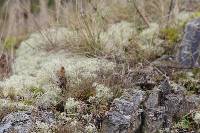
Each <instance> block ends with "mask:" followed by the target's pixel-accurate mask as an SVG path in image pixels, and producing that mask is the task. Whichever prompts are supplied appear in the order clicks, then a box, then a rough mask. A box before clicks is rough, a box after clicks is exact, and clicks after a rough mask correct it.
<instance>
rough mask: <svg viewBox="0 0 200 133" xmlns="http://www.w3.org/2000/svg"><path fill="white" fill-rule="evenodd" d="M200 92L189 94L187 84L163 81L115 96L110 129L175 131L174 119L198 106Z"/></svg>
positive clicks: (122, 132) (123, 132)
mask: <svg viewBox="0 0 200 133" xmlns="http://www.w3.org/2000/svg"><path fill="white" fill-rule="evenodd" d="M199 101H200V97H199V96H198V95H190V96H186V93H185V88H183V87H180V86H178V85H177V86H176V87H174V86H172V85H171V84H170V82H169V81H167V80H166V81H163V82H161V83H160V85H159V86H156V87H155V88H154V89H153V90H147V91H146V92H145V91H141V90H137V89H136V90H133V89H132V90H131V91H128V92H127V93H124V95H123V96H122V97H120V98H119V99H115V100H114V103H113V107H112V109H111V110H110V111H109V113H108V119H107V120H106V124H105V125H107V127H106V132H109V133H129V132H131V133H144V132H146V133H157V132H159V131H164V132H166V133H167V132H169V133H170V132H172V131H171V127H172V124H173V122H174V119H176V118H180V117H182V116H184V115H185V114H187V113H189V112H191V111H192V110H193V109H196V108H197V107H198V105H199Z"/></svg>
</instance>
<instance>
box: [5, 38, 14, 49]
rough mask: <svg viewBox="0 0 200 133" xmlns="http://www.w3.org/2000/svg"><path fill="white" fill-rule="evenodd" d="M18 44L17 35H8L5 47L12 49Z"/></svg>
mask: <svg viewBox="0 0 200 133" xmlns="http://www.w3.org/2000/svg"><path fill="white" fill-rule="evenodd" d="M16 44H17V38H16V37H6V39H5V41H4V48H6V49H7V50H10V49H11V48H14V47H15V45H16Z"/></svg>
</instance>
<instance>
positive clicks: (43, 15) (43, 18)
mask: <svg viewBox="0 0 200 133" xmlns="http://www.w3.org/2000/svg"><path fill="white" fill-rule="evenodd" d="M38 25H39V26H40V27H43V28H46V27H48V25H49V14H48V6H47V0H40V16H39V23H38Z"/></svg>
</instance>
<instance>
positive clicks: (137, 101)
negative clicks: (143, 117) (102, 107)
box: [105, 89, 145, 133]
mask: <svg viewBox="0 0 200 133" xmlns="http://www.w3.org/2000/svg"><path fill="white" fill-rule="evenodd" d="M144 98H145V92H144V91H140V90H137V89H132V90H130V91H129V92H127V93H125V94H124V96H122V97H121V98H119V99H116V100H114V102H113V107H112V108H111V110H112V111H110V112H109V113H108V123H106V124H105V125H107V126H108V127H106V129H105V130H106V132H109V133H126V132H128V128H129V127H130V126H131V127H132V129H133V130H136V129H138V128H139V126H140V122H141V121H140V120H139V119H138V118H139V117H140V114H141V110H140V105H141V103H142V102H143V100H144ZM133 119H134V120H133ZM131 121H134V123H133V125H132V124H131Z"/></svg>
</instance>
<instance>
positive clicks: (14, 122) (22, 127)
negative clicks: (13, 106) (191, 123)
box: [0, 112, 33, 133]
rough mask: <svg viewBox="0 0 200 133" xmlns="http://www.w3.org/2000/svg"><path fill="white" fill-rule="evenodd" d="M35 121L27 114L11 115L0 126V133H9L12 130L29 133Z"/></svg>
mask: <svg viewBox="0 0 200 133" xmlns="http://www.w3.org/2000/svg"><path fill="white" fill-rule="evenodd" d="M32 123H33V121H32V120H31V117H30V114H28V113H27V112H18V113H11V114H8V115H7V116H5V117H4V118H3V120H2V122H1V124H0V133H8V132H9V131H10V130H14V131H17V132H18V133H29V131H30V129H31V127H32Z"/></svg>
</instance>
